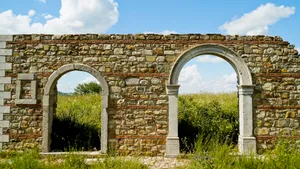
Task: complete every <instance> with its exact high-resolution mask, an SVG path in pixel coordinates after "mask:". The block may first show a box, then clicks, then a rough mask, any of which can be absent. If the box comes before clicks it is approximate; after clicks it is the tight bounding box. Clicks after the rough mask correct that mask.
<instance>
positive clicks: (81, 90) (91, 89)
mask: <svg viewBox="0 0 300 169" xmlns="http://www.w3.org/2000/svg"><path fill="white" fill-rule="evenodd" d="M74 90H75V93H74V94H76V95H83V94H92V93H97V94H99V93H100V92H101V91H102V88H101V86H100V84H98V83H96V82H89V83H83V84H78V85H77V86H76V88H75V89H74Z"/></svg>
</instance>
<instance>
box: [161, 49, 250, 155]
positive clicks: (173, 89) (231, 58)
mask: <svg viewBox="0 0 300 169" xmlns="http://www.w3.org/2000/svg"><path fill="white" fill-rule="evenodd" d="M206 54H211V55H215V56H218V57H221V58H223V59H224V60H226V61H227V62H228V63H230V64H231V66H232V67H233V68H234V70H235V71H236V74H237V76H238V79H239V84H238V93H239V139H238V143H239V151H240V153H242V154H249V153H256V139H255V137H254V135H253V112H252V109H253V105H252V95H253V91H254V86H253V83H252V77H251V73H250V71H249V69H248V67H247V65H246V63H245V62H244V61H243V60H242V58H240V57H239V56H238V54H236V53H235V52H234V51H232V50H230V49H228V48H226V47H224V46H221V45H217V44H204V45H200V46H196V47H194V48H192V49H189V50H188V51H186V52H184V53H183V54H182V55H181V56H179V57H178V59H177V60H176V62H175V64H174V65H173V67H172V70H171V73H170V77H169V83H168V85H167V94H168V98H169V133H168V136H167V143H166V155H167V156H177V155H178V154H179V137H178V89H179V87H180V86H179V85H178V78H179V74H180V71H181V69H182V68H183V66H184V65H185V64H186V63H187V62H188V61H189V60H191V59H192V58H194V57H196V56H200V57H201V55H206Z"/></svg>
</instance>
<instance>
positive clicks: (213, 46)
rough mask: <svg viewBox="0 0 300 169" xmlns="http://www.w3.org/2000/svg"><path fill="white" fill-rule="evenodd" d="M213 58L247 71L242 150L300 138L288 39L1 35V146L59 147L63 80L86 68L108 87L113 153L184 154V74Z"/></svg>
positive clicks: (297, 69) (242, 91)
mask: <svg viewBox="0 0 300 169" xmlns="http://www.w3.org/2000/svg"><path fill="white" fill-rule="evenodd" d="M204 54H212V55H216V56H219V57H221V58H223V59H225V60H226V61H228V62H229V63H230V64H231V65H232V66H233V68H234V69H235V70H236V73H237V75H238V79H239V84H238V92H239V125H240V126H239V132H240V133H239V150H240V152H241V153H245V154H247V153H250V152H254V153H255V152H256V151H257V150H263V149H268V148H272V146H273V144H274V140H275V139H276V138H277V137H279V136H286V137H293V138H298V137H299V136H300V130H299V118H300V57H299V55H298V51H297V50H295V49H294V46H293V45H290V44H289V43H288V42H286V41H283V40H282V39H281V38H280V37H278V36H275V37H269V36H231V35H219V34H171V35H157V34H135V35H131V34H129V35H116V34H110V35H109V34H85V35H0V148H1V149H3V150H8V149H10V150H22V149H27V148H33V147H35V146H38V147H39V148H40V149H41V151H43V152H49V151H51V150H50V144H51V126H52V119H53V114H54V113H55V105H56V95H57V92H56V87H55V86H56V82H57V80H58V79H59V78H60V77H61V76H62V75H63V74H65V73H67V72H70V71H73V70H80V71H85V72H88V73H90V74H92V75H93V76H95V77H96V78H97V79H98V80H99V81H100V83H101V85H102V88H103V93H102V107H103V109H102V119H99V120H101V121H102V129H101V130H102V131H101V151H102V152H103V153H106V152H107V151H109V150H110V149H115V150H116V151H117V152H120V153H129V154H130V153H135V152H140V153H141V154H145V155H167V156H177V155H178V154H179V138H178V119H177V117H178V111H177V107H178V105H177V101H178V100H177V99H178V89H179V85H178V76H179V73H180V70H181V68H182V67H183V66H184V64H185V63H187V62H188V61H189V60H190V59H192V58H193V57H196V56H199V55H204ZM200 57H201V56H200Z"/></svg>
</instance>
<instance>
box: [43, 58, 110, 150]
mask: <svg viewBox="0 0 300 169" xmlns="http://www.w3.org/2000/svg"><path fill="white" fill-rule="evenodd" d="M74 70H79V71H84V72H87V73H90V74H91V75H93V76H94V77H95V78H96V79H97V80H98V81H99V82H100V85H101V87H102V92H101V95H102V111H101V152H102V153H106V152H107V140H108V115H107V110H106V109H107V107H108V95H109V88H108V84H107V82H106V81H105V79H104V77H103V76H102V74H101V73H100V72H99V71H97V70H96V69H94V68H92V67H90V66H87V65H84V64H78V63H75V64H67V65H64V66H62V67H60V68H59V69H58V70H56V71H55V72H53V73H52V74H51V75H50V77H49V78H48V81H47V83H46V86H45V88H44V95H43V141H42V151H43V152H49V151H50V144H51V130H52V121H53V107H52V103H51V102H52V98H51V96H52V92H53V91H54V90H53V89H54V87H55V86H56V83H57V81H58V79H59V78H60V77H61V76H63V75H64V74H66V73H68V72H70V71H74Z"/></svg>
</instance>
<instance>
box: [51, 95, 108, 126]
mask: <svg viewBox="0 0 300 169" xmlns="http://www.w3.org/2000/svg"><path fill="white" fill-rule="evenodd" d="M101 107H102V104H101V95H100V94H87V95H58V99H57V108H56V117H57V118H59V119H63V118H65V117H71V118H73V119H74V120H76V121H77V122H78V123H81V124H86V123H88V124H90V125H93V126H95V127H97V128H98V129H100V128H101Z"/></svg>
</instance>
